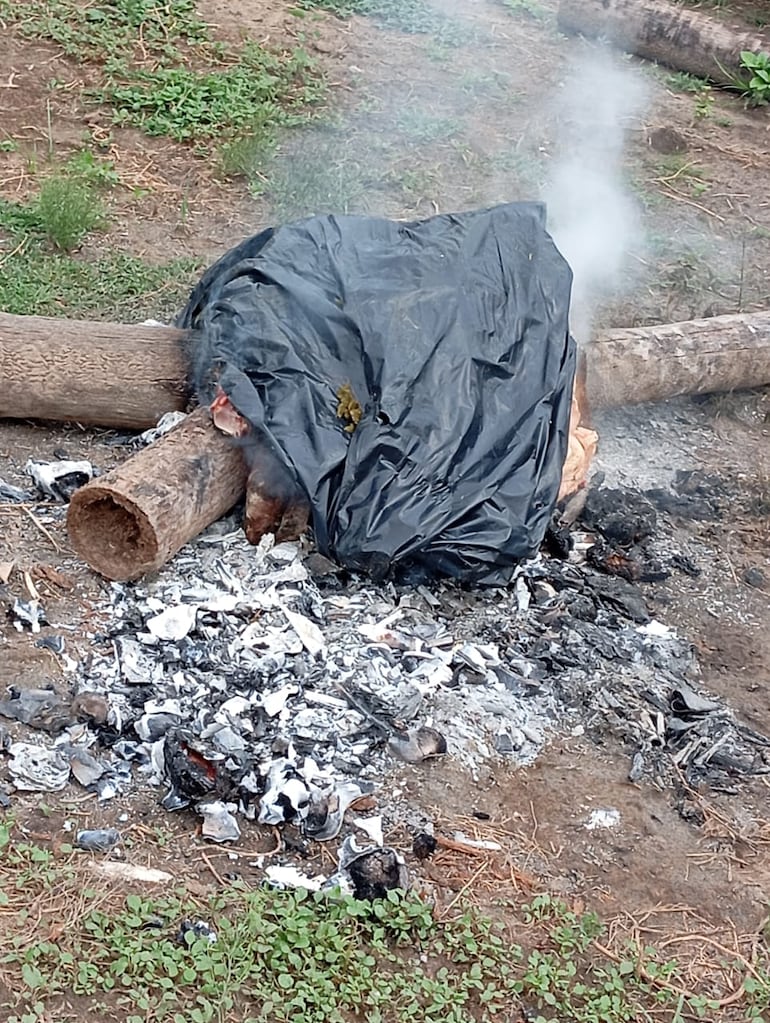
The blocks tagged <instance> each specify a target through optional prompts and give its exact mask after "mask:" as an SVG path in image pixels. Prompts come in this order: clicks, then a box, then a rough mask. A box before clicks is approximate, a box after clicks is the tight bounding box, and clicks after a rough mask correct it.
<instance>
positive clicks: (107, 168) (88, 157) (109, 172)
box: [64, 149, 120, 188]
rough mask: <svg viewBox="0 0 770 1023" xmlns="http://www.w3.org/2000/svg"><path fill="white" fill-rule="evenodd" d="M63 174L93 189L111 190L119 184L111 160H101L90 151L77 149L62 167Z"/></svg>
mask: <svg viewBox="0 0 770 1023" xmlns="http://www.w3.org/2000/svg"><path fill="white" fill-rule="evenodd" d="M64 172H65V173H66V174H68V175H70V176H71V177H73V178H77V179H78V180H79V181H82V182H84V183H85V184H88V185H93V186H94V187H95V188H113V187H114V186H115V185H118V184H120V178H119V176H118V172H117V171H116V170H115V164H114V163H113V162H112V160H103V159H102V158H101V157H98V156H95V155H94V154H93V152H92V151H91V150H90V149H79V150H78V151H77V153H75V154H74V155H73V156H71V157H70V158H69V160H67V162H66V164H65V165H64Z"/></svg>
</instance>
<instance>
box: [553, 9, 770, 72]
mask: <svg viewBox="0 0 770 1023" xmlns="http://www.w3.org/2000/svg"><path fill="white" fill-rule="evenodd" d="M558 24H559V28H560V29H561V30H562V31H563V32H567V33H576V34H580V35H585V36H591V37H599V36H601V37H602V38H606V39H609V40H610V41H611V42H612V43H614V44H615V45H616V46H618V47H620V48H621V49H623V50H627V51H629V52H630V53H635V54H637V55H638V56H640V57H645V58H646V59H647V60H654V61H658V63H660V64H665V65H666V66H667V67H672V68H676V69H677V70H680V71H687V72H689V74H692V75H698V77H700V78H708V79H710V80H711V81H713V82H717V83H719V84H721V85H733V84H734V81H733V78H734V77H736V76H737V77H745V75H746V72H745V71H744V70H742V69H741V66H740V53H741V50H752V51H753V52H755V53H757V52H760V51H764V52H770V34H768V33H767V32H760V31H758V30H755V31H748V30H747V29H746V27H745V26H740V25H738V24H737V23H735V22H732V21H726V20H724V19H722V18H716V17H713V16H710V15H708V14H705V13H704V12H703V11H700V10H693V9H692V8H691V7H682V6H679V5H676V4H673V3H669V2H667V0H561V3H560V4H559V14H558Z"/></svg>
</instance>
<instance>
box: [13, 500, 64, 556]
mask: <svg viewBox="0 0 770 1023" xmlns="http://www.w3.org/2000/svg"><path fill="white" fill-rule="evenodd" d="M21 508H22V510H23V511H24V513H25V514H26V515H29V517H30V518H31V519H32V521H33V522H34V523H35V525H36V526H37V528H38V529H39V530H40V532H41V533H42V534H43V536H45V537H47V539H48V540H49V541H50V542H51V544H52V545H53V549H54V550H55V551H56V552H57V554H60V553H61V547H60V546H59V545H58V543H57V542H56V540H54V538H53V537H52V536H51V534H50V533H49V531H48V530H47V529H46V528H45V526H44V525H43V523H42V522H41V521H40V519H39V518H38V517H37V515H35V513H34V512H32V511H30V510H29V508H26V507H25V506H24V505H21Z"/></svg>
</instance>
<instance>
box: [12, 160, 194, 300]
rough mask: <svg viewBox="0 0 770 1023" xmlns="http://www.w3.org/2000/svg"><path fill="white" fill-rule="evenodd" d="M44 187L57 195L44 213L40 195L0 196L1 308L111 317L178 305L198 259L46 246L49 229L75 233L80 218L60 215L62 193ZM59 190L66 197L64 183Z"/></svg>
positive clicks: (68, 193) (69, 191) (43, 192)
mask: <svg viewBox="0 0 770 1023" xmlns="http://www.w3.org/2000/svg"><path fill="white" fill-rule="evenodd" d="M61 180H65V181H66V182H67V185H68V186H71V185H72V182H71V181H67V179H61V178H59V179H51V181H56V182H60V181H61ZM45 187H46V186H45V185H44V190H43V191H42V192H41V195H45V196H47V197H48V198H47V201H49V202H53V199H56V200H57V202H55V203H53V205H54V210H53V213H52V215H51V216H50V217H48V218H46V214H45V212H43V213H41V205H40V202H39V201H34V202H32V203H29V204H26V205H24V204H19V203H12V202H8V201H7V200H0V236H2V235H5V236H6V239H7V240H6V242H5V245H4V247H3V250H2V251H0V267H2V273H0V310H2V311H3V312H8V313H15V314H17V315H26V316H33V315H38V316H81V317H82V316H90V317H97V318H100V317H104V318H113V319H126V318H131V319H133V318H135V317H137V318H140V319H141V318H145V317H147V316H150V315H153V316H156V317H157V316H158V315H166V314H170V313H172V312H174V311H175V310H176V308H177V307H178V305H179V304H180V302H181V300H182V299H183V297H184V294H185V292H186V290H187V289H188V288H189V287H190V285H191V284H192V274H193V270H194V269H195V268H196V264H194V263H193V262H192V261H191V260H173V261H171V262H170V263H167V264H165V265H162V266H154V265H151V264H148V263H145V262H144V261H143V260H141V259H137V258H135V257H133V256H129V255H127V254H121V253H113V254H110V255H109V256H104V257H102V258H100V259H95V260H90V261H89V260H85V259H81V258H74V257H73V256H70V255H68V254H66V252H65V251H63V249H65V248H66V245H59V246H58V248H57V249H56V250H54V251H51V249H50V246H49V244H48V240H49V237H50V234H51V233H52V232H54V233H55V232H61V231H64V232H65V233H66V232H72V231H75V233H78V231H79V230H80V228H82V226H83V222H82V220H77V221H72V223H70V222H69V221H68V220H67V219H66V218H65V219H64V220H62V212H61V209H60V207H59V204H58V200H59V199H60V198H61V193H60V192H58V193H52V192H51V191H50V183H49V186H48V191H47V192H46V191H45ZM56 188H57V189H58V188H59V185H58V184H57V185H56ZM65 194H66V195H67V196H68V197H71V195H72V192H71V190H70V188H68V189H67V191H66V193H65ZM52 195H53V199H52ZM60 240H61V241H65V240H67V239H66V238H64V237H61V236H60ZM69 240H72V239H71V238H70V239H69Z"/></svg>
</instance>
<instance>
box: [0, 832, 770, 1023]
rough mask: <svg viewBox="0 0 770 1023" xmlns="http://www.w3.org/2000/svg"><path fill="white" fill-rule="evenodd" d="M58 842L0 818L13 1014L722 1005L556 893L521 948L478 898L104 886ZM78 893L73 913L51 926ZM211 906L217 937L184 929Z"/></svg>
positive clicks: (538, 903) (767, 987)
mask: <svg viewBox="0 0 770 1023" xmlns="http://www.w3.org/2000/svg"><path fill="white" fill-rule="evenodd" d="M62 852H63V853H64V855H65V857H66V858H65V859H64V860H62V859H58V858H57V856H56V855H55V854H54V853H52V852H51V851H49V850H46V849H41V848H39V847H37V846H34V845H31V844H29V843H26V842H23V841H15V840H14V838H13V835H12V830H11V826H10V825H8V824H6V823H3V824H0V905H2V913H0V979H2V982H3V983H2V990H3V991H4V992H5V995H4V997H5V998H6V999H10V1000H9V1001H8V1002H7V1003H6V1005H5V1006H4V1008H5V1009H6V1015H5V1017H4V1018H6V1019H8V1018H11V1019H12V1018H14V1016H15V1018H16V1019H17V1020H19V1021H25V1023H39V1021H42V1020H44V1019H55V1018H59V1016H58V1015H57V1007H58V1006H59V1005H62V1004H64V1003H65V1001H66V1000H68V999H72V998H75V999H77V1005H78V1013H79V1016H80V1017H85V1016H88V1015H91V1016H92V1017H95V1018H106V1017H107V1016H108V1015H109V1017H110V1018H115V1019H117V1018H119V1019H121V1020H124V1021H125V1023H146V1020H148V1019H154V1020H158V1021H160V1020H163V1021H167V1023H222V1021H224V1020H233V1021H235V1020H238V1021H246V1020H248V1021H249V1023H273V1021H275V1023H297V1021H298V1020H301V1021H302V1023H347V1021H349V1020H351V1019H367V1020H371V1021H372V1023H386V1021H387V1023H414V1021H416V1020H419V1021H420V1023H423V1021H424V1023H444V1021H447V1023H492V1021H513V1020H518V1019H522V1018H525V1017H526V1018H527V1019H530V1020H532V1021H533V1023H556V1021H559V1023H562V1021H566V1020H569V1021H571V1023H652V1021H654V1020H657V1019H667V1020H671V1021H682V1020H684V1019H689V1018H698V1019H716V1018H717V1017H716V1016H715V1015H714V1013H715V1012H717V1011H718V1010H719V1003H718V1002H716V1001H714V1000H713V995H712V994H711V992H710V990H709V988H710V984H709V982H708V981H706V983H705V984H704V986H705V987H706V988H707V990H706V991H705V992H704V993H695V994H692V995H686V994H684V993H683V985H685V984H692V979H691V978H689V979H688V980H685V979H684V974H683V969H682V967H680V965H679V964H678V962H677V961H676V960H672V959H666V958H664V957H663V956H662V955H661V954H660V953H659V951H658V950H656V948H655V947H653V946H644V947H639V946H637V945H636V944H634V943H633V942H629V943H628V945H627V946H625V947H621V946H615V951H614V952H610V953H609V954H608V953H607V950H606V949H604V946H603V945H602V944H601V942H602V941H604V940H607V939H606V938H604V936H603V928H602V925H601V923H600V921H599V920H598V918H597V917H596V916H595V915H594V914H592V913H583V914H580V913H576V912H573V911H572V910H571V909H569V908H568V907H567V906H566V905H565V904H564V903H563V902H561V901H560V900H559V899H558V898H556V897H554V896H553V895H551V894H549V893H542V894H540V895H536V896H535V897H534V898H533V899H532V901H531V902H530V903H529V904H528V905H525V906H522V907H520V908H519V912H518V914H517V932H518V933H520V934H522V935H523V936H524V938H525V940H526V941H527V942H528V946H527V948H524V947H522V946H521V945H519V944H516V943H515V942H513V941H512V940H511V938H510V936H509V934H508V933H507V932H506V931H505V930H504V929H503V927H502V926H501V925H500V924H498V923H495V922H493V921H492V920H490V919H488V918H486V917H484V916H483V915H482V914H481V913H479V912H476V911H473V910H470V909H467V908H461V909H459V910H458V911H457V912H456V914H455V915H454V916H453V917H451V918H447V919H439V918H437V916H436V915H435V914H434V912H433V908H432V906H431V905H430V904H429V903H427V902H425V901H423V900H421V899H420V898H418V897H417V896H415V895H412V894H406V893H403V892H390V893H389V894H388V897H387V898H386V899H383V900H380V901H375V902H360V901H356V900H355V899H351V898H349V897H346V896H343V895H341V894H340V893H339V892H338V891H329V892H318V893H315V894H310V893H308V892H305V891H277V890H274V889H271V888H268V887H264V886H260V887H258V888H257V889H250V888H248V887H247V886H245V885H243V884H240V883H239V884H236V885H233V886H232V887H231V888H229V889H226V890H223V891H220V892H218V893H216V894H213V893H212V894H211V895H210V896H209V897H208V898H206V897H203V898H202V897H201V896H200V893H198V897H197V898H196V899H195V900H191V899H190V898H189V897H188V896H187V895H186V893H185V892H184V891H183V890H179V891H177V892H172V893H166V894H163V895H158V896H156V897H148V896H147V895H146V894H141V895H140V894H135V893H131V892H126V893H123V894H119V893H116V892H115V893H112V895H111V896H109V895H106V894H105V892H104V891H103V890H102V891H99V892H97V891H94V890H93V885H92V884H91V885H89V884H88V883H86V884H85V885H84V884H83V878H84V874H83V872H82V870H79V867H78V861H77V860H73V859H72V857H71V850H70V849H68V848H67V847H65V848H64V849H63V850H62ZM54 890H55V892H56V901H55V904H54V903H52V902H51V899H50V897H49V896H48V893H50V892H52V891H54ZM44 896H45V898H44ZM69 900H71V901H72V904H73V905H75V906H77V913H73V914H72V915H71V918H70V922H69V924H68V926H67V927H66V928H65V929H64V930H63V931H62V932H61V933H59V936H58V937H57V939H56V941H52V940H51V938H50V928H51V924H52V922H56V921H58V920H59V919H60V918H61V914H62V912H63V910H64V909H66V907H67V903H68V901H69ZM31 902H34V904H35V906H36V912H35V914H31V913H30V912H29V908H28V907H29V905H30V903H31ZM509 908H510V907H509ZM52 913H55V914H56V916H55V918H54V917H51V916H50V914H52ZM40 914H42V916H41V915H40ZM199 918H201V919H204V920H206V921H207V922H209V924H210V926H212V927H213V929H214V931H215V933H216V940H215V941H214V942H213V943H211V942H209V941H208V940H207V939H206V938H204V937H199V938H196V937H195V936H194V935H192V934H190V933H189V932H187V933H184V932H183V931H182V930H181V929H180V924H181V922H182V921H183V920H184V919H188V920H189V919H192V920H195V919H199ZM698 966H699V970H701V971H702V970H703V968H704V959H703V955H702V950H699V952H698ZM768 1004H770V976H769V975H768V949H767V944H766V941H765V940H764V939H763V940H762V941H761V942H760V944H759V945H758V946H757V949H756V953H755V955H754V957H753V961H752V966H751V971H750V972H747V973H746V974H745V976H744V978H743V1005H742V1007H741V1008H742V1011H743V1013H744V1018H745V1019H746V1020H749V1021H759V1020H761V1019H763V1018H765V1016H764V1015H763V1014H765V1013H766V1009H767V1007H768ZM106 1006H109V1009H106V1008H105V1007H106ZM67 1018H69V1016H67Z"/></svg>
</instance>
